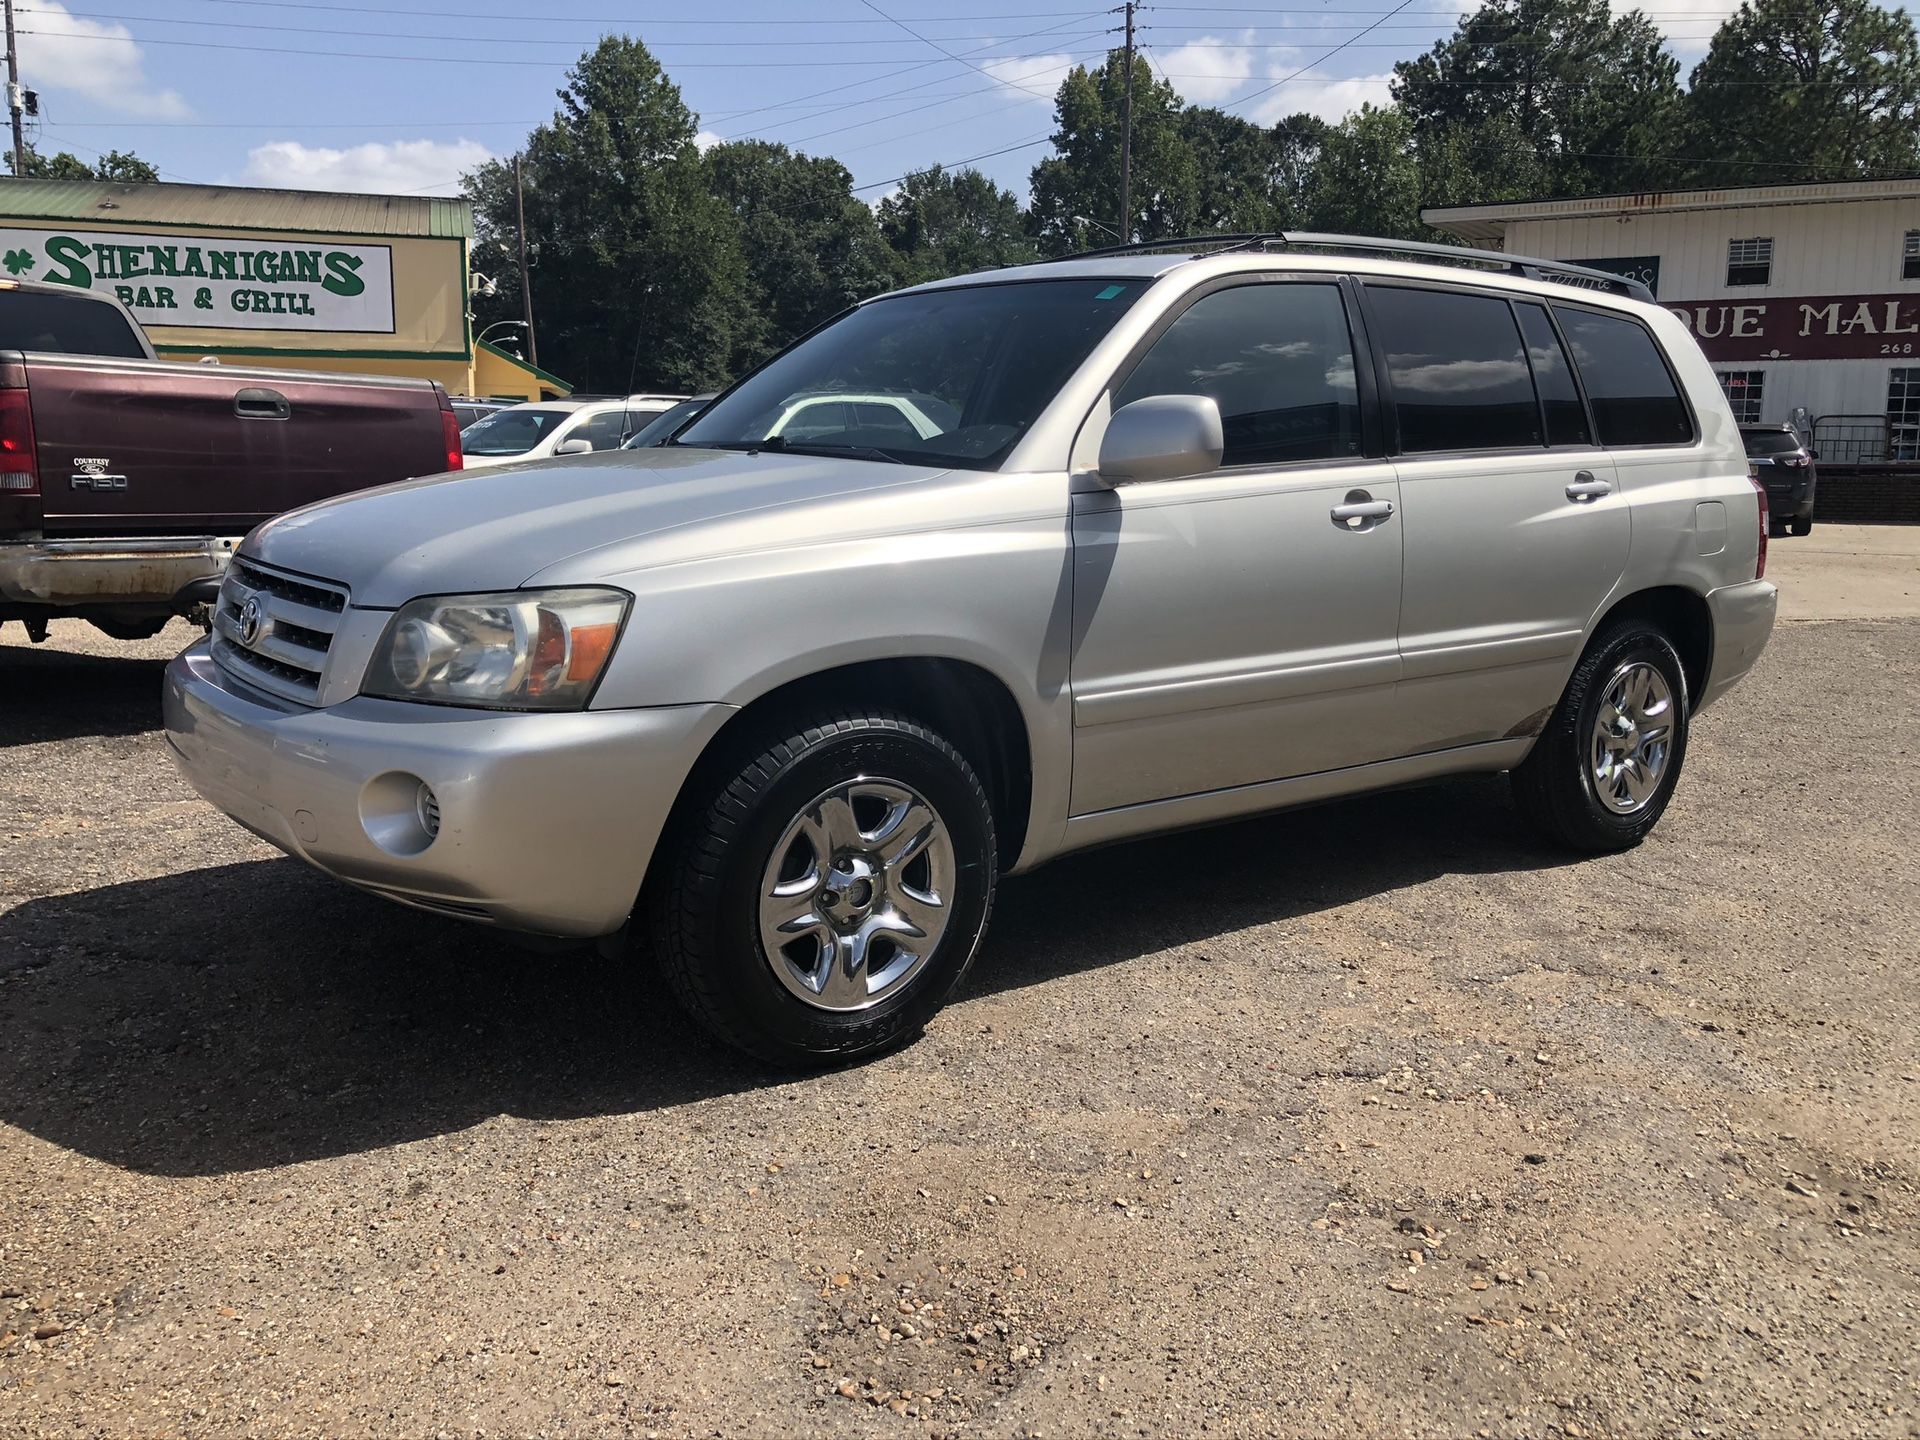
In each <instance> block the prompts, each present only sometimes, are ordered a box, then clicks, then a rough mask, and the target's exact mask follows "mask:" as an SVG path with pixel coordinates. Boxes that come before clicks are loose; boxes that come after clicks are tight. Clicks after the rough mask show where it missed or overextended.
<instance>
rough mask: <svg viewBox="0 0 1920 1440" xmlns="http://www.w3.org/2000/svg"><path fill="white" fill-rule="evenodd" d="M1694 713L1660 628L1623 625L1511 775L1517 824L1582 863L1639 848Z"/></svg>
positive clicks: (1592, 655)
mask: <svg viewBox="0 0 1920 1440" xmlns="http://www.w3.org/2000/svg"><path fill="white" fill-rule="evenodd" d="M1691 704H1692V697H1691V696H1690V695H1689V694H1688V693H1687V673H1686V668H1685V667H1684V666H1683V665H1681V663H1680V656H1679V654H1678V653H1677V652H1676V651H1675V650H1674V648H1673V642H1672V641H1671V640H1669V639H1668V638H1667V636H1666V633H1665V632H1664V631H1663V630H1661V629H1660V628H1659V627H1658V626H1657V625H1654V624H1651V623H1650V622H1647V621H1644V620H1625V621H1621V622H1619V623H1618V624H1615V625H1613V626H1610V627H1609V628H1608V629H1606V630H1604V631H1602V632H1601V633H1600V634H1599V635H1597V636H1596V637H1595V638H1594V640H1593V643H1592V644H1591V645H1589V646H1588V647H1587V652H1586V654H1585V655H1583V656H1581V658H1580V663H1579V664H1578V665H1577V666H1575V667H1574V672H1573V676H1572V678H1571V679H1570V680H1568V681H1567V688H1566V691H1565V692H1564V693H1563V694H1562V695H1561V697H1560V703H1559V704H1558V705H1557V706H1556V707H1555V708H1554V712H1553V717H1552V718H1551V719H1550V720H1549V721H1548V722H1547V728H1546V729H1545V731H1543V732H1542V733H1541V736H1540V738H1539V740H1538V741H1536V742H1535V743H1534V747H1533V751H1532V753H1531V754H1529V755H1528V756H1527V758H1526V760H1525V762H1524V763H1522V764H1521V765H1520V767H1519V768H1518V769H1516V770H1515V771H1514V772H1513V792H1514V799H1515V802H1516V803H1517V804H1518V805H1519V807H1520V813H1521V815H1522V816H1523V817H1524V818H1525V819H1526V821H1527V822H1528V824H1529V825H1530V826H1531V827H1532V828H1533V829H1534V830H1535V831H1537V832H1538V833H1539V834H1540V835H1542V836H1543V837H1545V838H1546V839H1548V840H1551V841H1554V842H1555V843H1558V844H1561V845H1566V846H1569V847H1571V848H1572V849H1575V850H1582V851H1586V852H1587V853H1589V854H1606V853H1609V852H1612V851H1617V850H1628V849H1631V848H1632V847H1633V846H1635V845H1638V844H1639V843H1640V842H1641V841H1642V840H1644V839H1646V838H1647V834H1648V832H1649V831H1651V830H1652V829H1653V827H1654V826H1655V825H1656V824H1657V823H1658V822H1659V819H1660V817H1661V815H1662V814H1664V813H1665V812H1666V808H1667V802H1668V801H1669V800H1670V799H1672V797H1673V788H1674V786H1675V784H1677V783H1678V781H1679V779H1680V767H1681V765H1682V763H1683V762H1684V761H1685V759H1686V754H1687V732H1688V727H1689V720H1690V710H1691Z"/></svg>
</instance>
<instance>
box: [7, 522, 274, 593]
mask: <svg viewBox="0 0 1920 1440" xmlns="http://www.w3.org/2000/svg"><path fill="white" fill-rule="evenodd" d="M239 543H240V542H239V540H238V539H237V538H235V537H231V536H227V537H222V536H211V535H208V536H195V537H187V538H181V539H165V540H154V539H147V538H144V537H143V538H137V539H130V540H26V541H15V542H8V543H4V544H0V600H5V601H10V602H12V603H14V604H20V605H45V606H49V607H53V608H57V609H71V608H85V607H90V606H108V605H114V606H129V605H135V606H156V605H167V606H174V605H179V604H182V601H181V592H183V591H185V590H186V589H187V588H188V587H189V586H194V585H198V584H199V583H200V582H202V581H212V582H218V580H219V579H220V577H221V576H222V575H224V574H225V573H226V570H227V560H228V559H229V558H230V557H231V556H232V554H233V549H234V546H236V545H237V544H239ZM182 608H184V606H183V605H182Z"/></svg>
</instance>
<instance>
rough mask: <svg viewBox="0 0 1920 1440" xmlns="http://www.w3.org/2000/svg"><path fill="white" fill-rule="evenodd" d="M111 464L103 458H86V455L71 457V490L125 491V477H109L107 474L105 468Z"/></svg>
mask: <svg viewBox="0 0 1920 1440" xmlns="http://www.w3.org/2000/svg"><path fill="white" fill-rule="evenodd" d="M111 463H112V462H111V461H109V460H107V459H105V458H104V457H102V458H94V457H92V456H86V455H76V456H74V457H73V469H74V474H73V481H72V483H73V488H74V489H76V490H124V489H126V488H127V477H126V476H124V475H110V474H108V473H107V466H108V465H109V464H111Z"/></svg>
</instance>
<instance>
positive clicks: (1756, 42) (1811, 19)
mask: <svg viewBox="0 0 1920 1440" xmlns="http://www.w3.org/2000/svg"><path fill="white" fill-rule="evenodd" d="M1686 118H1687V124H1686V134H1687V143H1688V148H1689V150H1690V151H1691V152H1692V153H1693V154H1696V155H1701V156H1711V157H1713V158H1714V159H1715V160H1717V161H1722V162H1733V163H1731V164H1728V163H1722V164H1715V165H1712V166H1710V167H1709V166H1702V167H1701V171H1700V179H1701V180H1702V182H1703V183H1717V184H1722V185H1725V184H1741V183H1752V182H1759V181H1786V180H1828V179H1833V180H1838V179H1845V178H1848V177H1851V176H1861V175H1873V174H1876V173H1886V172H1895V171H1911V170H1914V169H1916V168H1920V45H1916V42H1915V37H1914V26H1913V21H1912V20H1911V19H1910V18H1909V17H1908V16H1907V14H1906V12H1904V11H1900V10H1894V11H1887V10H1882V9H1879V8H1877V7H1876V6H1874V5H1872V4H1870V3H1868V0H1748V3H1746V4H1743V5H1741V7H1740V8H1739V9H1738V10H1737V11H1735V12H1734V13H1733V14H1732V15H1731V16H1729V17H1728V19H1727V21H1726V23H1725V24H1723V25H1722V26H1721V27H1720V29H1719V32H1718V33H1717V34H1716V35H1715V36H1714V37H1713V44H1712V46H1711V47H1710V48H1709V49H1708V51H1707V56H1706V58H1705V59H1704V60H1702V61H1701V62H1700V63H1699V64H1698V65H1696V66H1695V67H1694V71H1693V78H1692V86H1691V88H1690V89H1689V91H1688V93H1687V117H1686Z"/></svg>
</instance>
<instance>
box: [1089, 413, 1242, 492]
mask: <svg viewBox="0 0 1920 1440" xmlns="http://www.w3.org/2000/svg"><path fill="white" fill-rule="evenodd" d="M1225 449H1226V435H1225V432H1224V430H1223V429H1222V428H1221V424H1220V407H1219V405H1218V404H1216V403H1215V402H1214V399H1213V397H1212V396H1210V395H1149V396H1148V397H1147V398H1146V399H1144V400H1135V401H1134V402H1133V403H1132V404H1131V405H1122V406H1121V407H1120V408H1119V409H1118V410H1116V411H1114V412H1113V417H1112V418H1111V419H1109V420H1108V421H1107V433H1106V434H1105V435H1104V436H1102V437H1101V440H1100V478H1101V479H1102V480H1103V481H1105V482H1106V483H1107V484H1109V485H1124V484H1126V483H1128V482H1129V481H1134V480H1178V479H1181V478H1182V477H1184V476H1188V475H1205V474H1206V473H1207V472H1208V471H1211V470H1218V469H1219V468H1220V456H1221V454H1222V452H1224V451H1225Z"/></svg>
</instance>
